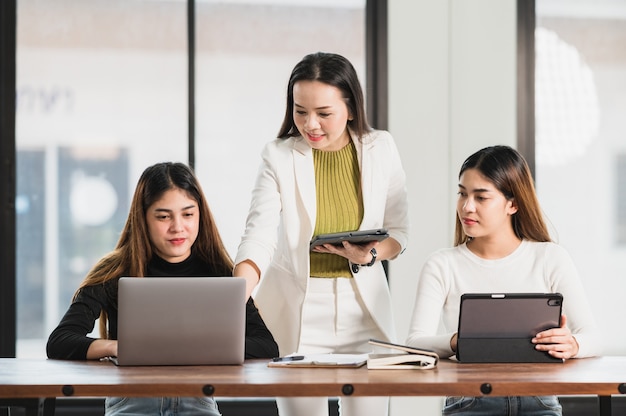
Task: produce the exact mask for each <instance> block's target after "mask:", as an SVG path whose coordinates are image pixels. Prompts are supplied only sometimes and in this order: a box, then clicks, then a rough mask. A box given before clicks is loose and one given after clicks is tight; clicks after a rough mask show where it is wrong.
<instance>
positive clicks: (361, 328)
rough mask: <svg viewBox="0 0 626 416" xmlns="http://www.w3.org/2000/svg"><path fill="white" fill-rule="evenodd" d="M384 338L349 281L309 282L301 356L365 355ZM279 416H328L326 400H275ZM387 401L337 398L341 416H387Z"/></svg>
mask: <svg viewBox="0 0 626 416" xmlns="http://www.w3.org/2000/svg"><path fill="white" fill-rule="evenodd" d="M383 337H384V335H383V334H382V332H381V331H380V329H379V328H378V326H377V325H376V324H375V323H374V320H373V319H372V317H371V315H370V314H369V312H368V311H367V310H366V309H365V306H364V304H363V301H362V299H361V297H360V295H359V294H358V291H357V290H356V284H355V282H354V279H351V278H311V279H310V280H309V289H308V291H307V295H306V298H305V301H304V306H303V312H302V334H301V341H300V349H299V351H297V352H298V353H300V354H322V353H346V354H350V353H352V354H354V353H367V352H371V351H372V346H371V345H369V344H368V343H367V341H368V340H369V339H370V338H376V339H381V338H383ZM276 402H277V405H278V414H279V415H280V416H328V398H327V397H297V398H294V397H289V398H288V397H278V398H276ZM388 409H389V398H388V397H350V396H342V397H340V398H339V414H340V415H341V416H386V415H387V414H388Z"/></svg>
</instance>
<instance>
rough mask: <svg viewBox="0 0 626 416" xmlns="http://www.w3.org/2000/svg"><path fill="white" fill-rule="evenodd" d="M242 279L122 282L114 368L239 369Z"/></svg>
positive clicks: (243, 310)
mask: <svg viewBox="0 0 626 416" xmlns="http://www.w3.org/2000/svg"><path fill="white" fill-rule="evenodd" d="M245 304H246V302H245V280H244V279H238V278H233V277H145V278H136V277H122V278H120V281H119V288H118V334H117V335H118V356H117V360H113V361H114V362H115V363H116V364H117V365H120V366H130V365H215V364H241V363H243V360H244V349H245V326H246V305H245Z"/></svg>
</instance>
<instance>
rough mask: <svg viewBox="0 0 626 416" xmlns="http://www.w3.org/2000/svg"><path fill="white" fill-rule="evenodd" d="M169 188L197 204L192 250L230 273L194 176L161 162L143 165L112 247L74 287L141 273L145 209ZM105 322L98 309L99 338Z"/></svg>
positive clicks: (146, 244)
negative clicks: (196, 219) (148, 165)
mask: <svg viewBox="0 0 626 416" xmlns="http://www.w3.org/2000/svg"><path fill="white" fill-rule="evenodd" d="M171 189H181V190H183V191H185V192H186V193H187V195H188V196H189V197H190V198H193V199H194V200H195V201H196V202H197V204H198V209H199V211H200V224H199V229H198V237H197V238H196V241H195V242H194V244H193V246H192V250H194V253H196V255H197V256H199V257H200V258H202V259H203V260H204V261H206V262H208V263H210V264H212V265H213V267H215V270H217V271H219V273H220V274H222V275H224V276H230V275H231V274H232V269H233V261H232V259H231V258H230V256H229V254H228V252H227V250H226V248H225V246H224V243H223V241H222V238H221V236H220V234H219V232H218V229H217V226H216V225H215V221H214V220H213V215H212V214H211V211H210V210H209V205H208V203H207V201H206V198H205V196H204V193H203V192H202V188H201V187H200V184H199V182H198V179H197V178H196V176H195V175H194V173H193V171H192V170H191V169H190V168H189V167H188V166H187V165H185V164H183V163H174V162H163V163H157V164H155V165H152V166H150V167H148V168H146V170H144V171H143V173H142V174H141V177H140V178H139V181H138V182H137V187H136V188H135V193H134V195H133V199H132V202H131V205H130V210H129V212H128V218H127V219H126V224H125V225H124V229H123V230H122V233H121V235H120V238H119V240H118V242H117V245H116V247H115V249H114V250H113V251H112V252H110V253H109V254H107V255H106V256H104V257H103V258H102V259H100V260H99V261H98V262H97V263H96V265H95V266H94V267H93V268H92V269H91V270H90V271H89V273H88V274H87V276H86V277H85V279H84V280H83V282H82V283H81V285H80V287H79V289H78V290H80V289H81V288H83V287H85V286H92V285H97V284H101V283H104V282H106V281H108V280H111V279H115V278H118V277H121V275H122V274H127V275H128V276H135V277H143V276H145V273H146V268H147V265H148V262H149V261H150V259H151V258H152V243H151V242H150V237H149V233H148V226H147V223H146V211H147V210H148V208H149V207H150V206H151V205H152V204H153V203H154V202H156V201H158V200H159V199H161V197H162V196H163V194H164V193H165V192H166V191H169V190H171ZM77 293H78V291H77V292H76V294H77ZM106 322H107V316H106V314H105V313H104V311H102V313H101V316H100V334H101V336H102V337H103V338H106V337H107V334H106V326H105V325H106Z"/></svg>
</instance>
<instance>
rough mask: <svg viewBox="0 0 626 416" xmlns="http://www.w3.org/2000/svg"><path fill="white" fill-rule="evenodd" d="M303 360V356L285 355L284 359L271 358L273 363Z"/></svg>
mask: <svg viewBox="0 0 626 416" xmlns="http://www.w3.org/2000/svg"><path fill="white" fill-rule="evenodd" d="M300 360H304V355H287V356H285V357H275V358H272V361H274V362H275V363H278V362H285V361H300Z"/></svg>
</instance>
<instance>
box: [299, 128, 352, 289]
mask: <svg viewBox="0 0 626 416" xmlns="http://www.w3.org/2000/svg"><path fill="white" fill-rule="evenodd" d="M313 163H314V167H315V186H316V197H317V218H316V220H315V229H314V230H313V234H314V235H319V234H326V233H338V232H341V231H353V230H358V229H359V226H360V225H361V221H362V220H363V197H362V195H361V182H360V179H361V175H360V173H359V162H358V160H357V154H356V148H355V147H354V143H353V142H352V140H350V143H349V144H347V145H346V146H344V147H343V148H342V149H340V150H337V151H330V152H329V151H323V150H317V149H313ZM311 276H314V277H352V274H351V273H350V265H349V262H348V260H347V259H346V258H345V257H341V256H338V255H336V254H326V253H314V252H312V253H311Z"/></svg>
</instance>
